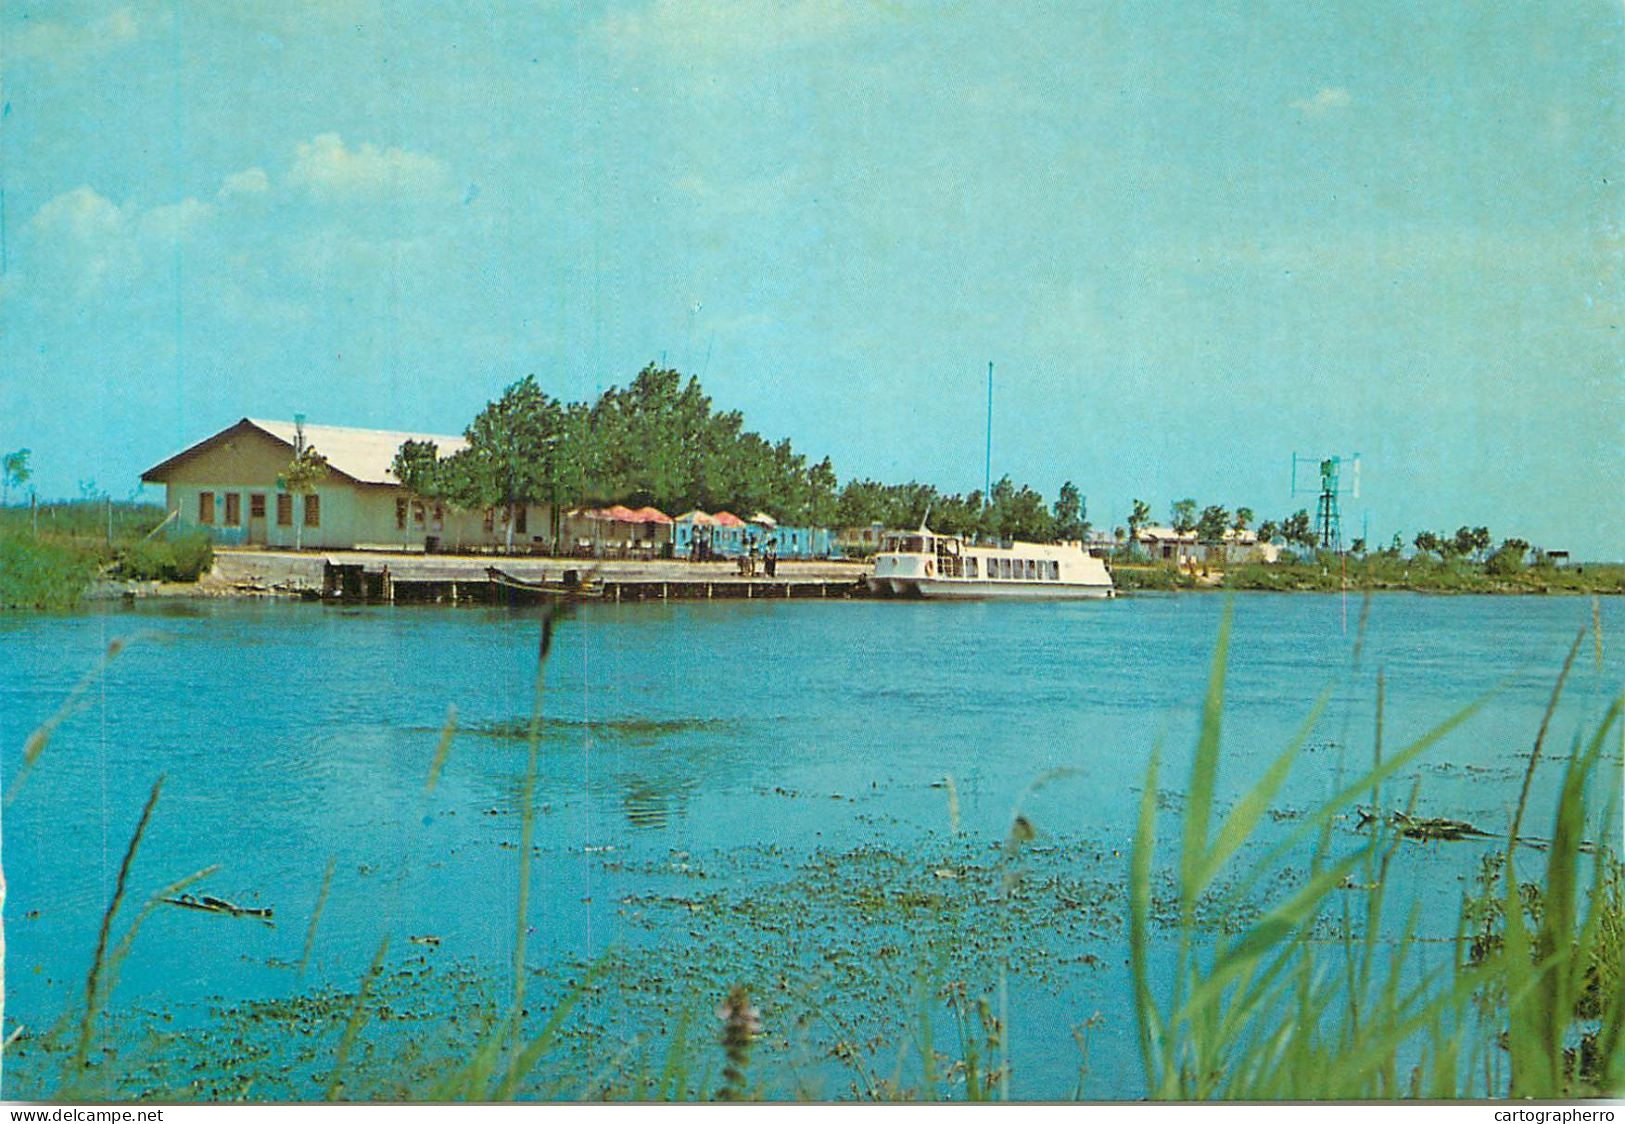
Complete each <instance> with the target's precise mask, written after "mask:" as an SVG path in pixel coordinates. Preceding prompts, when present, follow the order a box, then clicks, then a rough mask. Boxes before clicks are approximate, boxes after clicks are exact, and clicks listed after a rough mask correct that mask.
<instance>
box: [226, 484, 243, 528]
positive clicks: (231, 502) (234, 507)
mask: <svg viewBox="0 0 1625 1124" xmlns="http://www.w3.org/2000/svg"><path fill="white" fill-rule="evenodd" d="M242 521H243V497H242V493H241V492H227V493H226V526H228V527H236V526H238V525H239V524H241V523H242Z"/></svg>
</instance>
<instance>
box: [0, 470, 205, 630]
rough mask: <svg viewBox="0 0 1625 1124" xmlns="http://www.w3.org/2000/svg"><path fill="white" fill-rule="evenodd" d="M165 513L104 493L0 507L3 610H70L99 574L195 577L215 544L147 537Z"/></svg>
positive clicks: (195, 538)
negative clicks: (99, 496) (100, 496)
mask: <svg viewBox="0 0 1625 1124" xmlns="http://www.w3.org/2000/svg"><path fill="white" fill-rule="evenodd" d="M163 519H164V509H163V508H162V507H159V506H158V505H156V504H144V503H119V502H114V501H110V500H107V499H105V498H103V499H89V500H79V501H76V502H70V503H53V504H40V505H39V506H38V507H37V508H27V507H0V609H40V610H51V611H59V610H65V609H71V608H73V606H74V605H76V604H78V602H79V599H80V598H81V597H83V596H84V593H85V591H86V590H87V589H88V588H89V587H90V584H91V583H92V582H93V581H95V580H96V578H97V576H98V575H107V576H110V577H121V578H130V579H135V580H146V581H180V582H189V581H196V580H197V578H198V576H199V575H200V574H204V573H207V572H208V570H209V567H210V566H212V565H213V563H214V549H213V547H212V546H211V545H210V543H209V540H208V538H207V537H206V536H204V535H201V534H161V535H160V536H155V537H153V538H151V539H149V538H148V535H150V534H151V533H152V532H153V530H154V529H156V528H157V527H158V526H159V524H160V523H162V522H163Z"/></svg>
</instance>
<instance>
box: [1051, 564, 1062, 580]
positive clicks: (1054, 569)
mask: <svg viewBox="0 0 1625 1124" xmlns="http://www.w3.org/2000/svg"><path fill="white" fill-rule="evenodd" d="M1049 580H1050V581H1052V582H1058V581H1060V580H1061V564H1060V563H1059V562H1051V563H1050V564H1049Z"/></svg>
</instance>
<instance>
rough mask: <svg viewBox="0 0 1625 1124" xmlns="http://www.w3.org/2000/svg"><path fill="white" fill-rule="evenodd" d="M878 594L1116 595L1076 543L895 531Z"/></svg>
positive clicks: (877, 578)
mask: <svg viewBox="0 0 1625 1124" xmlns="http://www.w3.org/2000/svg"><path fill="white" fill-rule="evenodd" d="M866 580H867V581H868V583H869V589H870V591H871V592H873V593H882V594H891V595H894V596H899V597H904V596H907V597H934V598H981V597H1026V598H1045V599H1061V598H1079V597H1111V596H1113V595H1114V592H1115V591H1114V590H1113V588H1112V576H1111V573H1110V572H1109V571H1108V570H1107V569H1106V564H1105V563H1104V562H1102V561H1101V560H1100V559H1098V558H1096V557H1094V556H1093V555H1091V554H1089V553H1087V552H1086V551H1085V550H1084V549H1083V547H1082V546H1081V545H1080V544H1078V543H1075V542H1072V543H1029V542H1012V543H1009V544H1008V545H1006V544H1002V543H1001V544H1000V545H998V546H979V545H973V544H971V543H967V542H966V541H965V540H964V539H962V538H960V537H959V536H958V535H939V534H937V533H935V532H934V531H931V530H928V529H927V528H925V527H921V528H920V529H919V530H918V531H906V532H893V533H890V534H887V535H886V536H885V538H884V539H882V540H881V544H880V553H879V554H877V555H875V564H874V571H873V572H872V573H871V574H870V575H869V577H868V578H867V579H866Z"/></svg>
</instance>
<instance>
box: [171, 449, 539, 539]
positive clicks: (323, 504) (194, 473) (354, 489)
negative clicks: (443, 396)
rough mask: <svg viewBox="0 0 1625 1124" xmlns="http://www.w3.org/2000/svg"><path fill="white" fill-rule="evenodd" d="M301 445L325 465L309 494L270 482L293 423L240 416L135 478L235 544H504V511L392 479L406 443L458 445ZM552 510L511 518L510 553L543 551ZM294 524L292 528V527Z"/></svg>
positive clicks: (187, 519)
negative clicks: (465, 504)
mask: <svg viewBox="0 0 1625 1124" xmlns="http://www.w3.org/2000/svg"><path fill="white" fill-rule="evenodd" d="M303 433H304V441H305V444H306V445H307V446H308V447H310V448H313V449H314V450H315V451H316V452H318V453H320V454H321V455H322V456H323V457H325V458H326V459H327V465H328V468H329V469H331V472H329V474H328V477H327V479H326V480H324V481H323V482H321V483H320V484H318V485H316V488H315V491H314V493H313V494H311V495H309V496H299V495H291V494H289V493H288V492H287V491H285V490H284V489H282V488H280V487H279V486H278V484H277V480H278V478H279V477H280V476H281V475H282V473H283V472H284V470H286V469H287V467H288V463H289V462H290V461H291V460H292V459H293V455H294V448H295V442H296V441H297V440H298V427H297V426H296V425H295V424H294V423H293V422H284V421H265V420H261V419H257V418H244V419H243V420H242V421H240V422H238V423H237V424H236V425H233V426H229V427H228V428H226V429H223V430H221V431H220V432H219V433H216V434H215V435H214V436H212V437H208V438H205V439H204V440H202V441H199V442H198V443H197V444H195V445H192V446H191V447H189V448H187V449H183V450H182V451H181V452H179V453H176V454H175V455H174V456H172V457H170V458H169V459H168V460H165V461H163V462H161V463H159V464H156V465H154V466H153V467H152V468H149V469H148V470H147V471H146V472H143V473H142V474H141V479H142V481H143V482H144V483H148V484H162V485H164V488H165V491H166V498H165V506H166V507H168V509H169V510H170V512H171V513H172V517H173V518H174V519H175V520H176V521H177V522H178V523H179V524H180V525H181V526H182V527H185V528H188V529H195V530H200V531H203V532H205V533H207V534H208V535H209V536H210V537H212V538H213V539H214V540H215V541H216V542H218V543H222V544H227V545H233V544H247V545H256V546H271V547H291V546H293V545H294V543H295V540H296V535H297V539H298V541H299V543H300V544H301V545H302V546H306V547H325V548H328V549H349V548H361V549H367V548H373V549H387V550H401V549H406V550H424V549H430V550H433V549H447V550H456V549H479V548H489V547H495V546H499V545H503V544H504V543H506V542H507V537H508V532H507V522H506V511H505V510H504V511H500V512H494V513H493V512H466V511H453V510H452V509H450V508H449V507H446V506H445V505H443V504H439V503H436V502H434V501H432V500H419V499H416V498H414V497H412V496H411V495H410V494H409V493H408V492H407V491H406V489H405V488H403V487H402V486H401V482H400V481H399V480H397V479H396V478H395V476H394V474H393V473H392V472H390V464H391V463H392V462H393V461H394V459H395V454H396V452H397V451H399V449H400V447H401V445H402V444H403V443H404V442H406V441H409V440H410V441H433V442H434V443H435V445H436V446H437V447H438V448H439V452H440V455H441V456H448V455H450V454H452V453H455V452H457V451H458V450H460V449H464V448H466V447H467V446H468V442H467V441H466V440H464V439H463V438H462V437H450V436H446V435H443V434H432V433H397V432H394V431H389V430H378V429H351V428H347V427H341V426H330V425H307V426H305V427H304V429H303ZM550 517H551V512H550V511H549V509H548V508H547V507H546V506H544V505H538V504H532V505H529V506H528V507H527V506H521V507H520V508H519V509H518V510H517V511H516V513H515V519H514V528H513V542H514V545H515V547H516V549H534V548H536V547H538V546H541V545H544V537H543V532H545V531H546V530H547V527H548V524H549V520H550ZM296 520H297V521H298V523H297V525H296V523H295V521H296Z"/></svg>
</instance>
